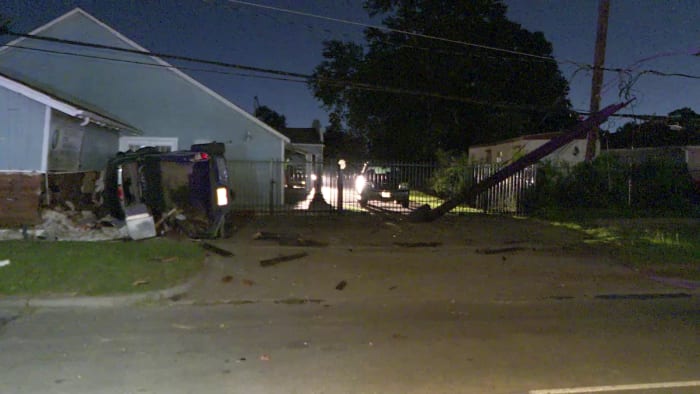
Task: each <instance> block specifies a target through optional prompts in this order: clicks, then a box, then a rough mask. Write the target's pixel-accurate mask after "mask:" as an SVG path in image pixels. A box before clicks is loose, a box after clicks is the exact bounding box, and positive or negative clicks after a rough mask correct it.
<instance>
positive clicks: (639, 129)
mask: <svg viewBox="0 0 700 394" xmlns="http://www.w3.org/2000/svg"><path fill="white" fill-rule="evenodd" d="M603 143H604V144H606V143H607V145H608V146H606V147H609V148H610V149H621V148H632V147H634V148H643V147H659V146H684V145H698V144H700V115H698V114H697V113H695V111H693V110H692V109H690V108H688V107H684V108H680V109H677V110H674V111H671V112H669V114H668V116H667V117H666V118H665V119H653V120H649V121H646V122H641V123H639V122H627V123H625V124H624V125H622V126H621V127H619V128H618V129H617V131H616V132H615V133H605V134H603Z"/></svg>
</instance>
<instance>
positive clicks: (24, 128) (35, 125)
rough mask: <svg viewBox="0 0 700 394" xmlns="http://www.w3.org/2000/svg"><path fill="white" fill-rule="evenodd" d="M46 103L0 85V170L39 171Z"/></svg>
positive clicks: (40, 169) (40, 167)
mask: <svg viewBox="0 0 700 394" xmlns="http://www.w3.org/2000/svg"><path fill="white" fill-rule="evenodd" d="M45 116H46V106H45V105H43V104H40V103H38V102H36V101H34V100H31V99H28V98H26V97H24V96H22V95H20V94H17V93H15V92H13V91H10V90H7V89H5V88H1V87H0V171H42V148H43V142H44V118H45Z"/></svg>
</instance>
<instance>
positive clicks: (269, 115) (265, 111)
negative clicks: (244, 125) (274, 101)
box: [253, 105, 287, 130]
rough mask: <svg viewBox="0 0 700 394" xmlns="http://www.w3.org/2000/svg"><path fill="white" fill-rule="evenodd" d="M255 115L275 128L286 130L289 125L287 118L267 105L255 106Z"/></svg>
mask: <svg viewBox="0 0 700 394" xmlns="http://www.w3.org/2000/svg"><path fill="white" fill-rule="evenodd" d="M253 115H255V117H256V118H258V119H260V120H261V121H263V122H265V123H266V124H267V125H268V126H270V127H272V128H273V129H275V130H284V129H285V128H286V127H287V118H286V117H285V116H284V115H281V114H279V113H278V112H276V111H274V110H273V109H271V108H269V107H267V106H265V105H261V106H259V107H257V108H255V113H254V114H253Z"/></svg>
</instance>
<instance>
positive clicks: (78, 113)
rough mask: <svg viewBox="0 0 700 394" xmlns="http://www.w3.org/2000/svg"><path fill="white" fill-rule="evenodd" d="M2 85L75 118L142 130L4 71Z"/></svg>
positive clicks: (116, 127)
mask: <svg viewBox="0 0 700 394" xmlns="http://www.w3.org/2000/svg"><path fill="white" fill-rule="evenodd" d="M0 86H1V87H4V88H6V89H8V90H11V91H13V92H15V93H17V94H20V95H22V96H25V97H27V98H29V99H32V100H34V101H37V102H39V103H41V104H44V105H46V106H49V107H51V108H53V109H55V110H56V111H59V112H62V113H64V114H66V115H68V116H72V117H74V118H78V119H83V120H84V121H85V122H92V123H95V124H97V125H99V126H102V127H107V128H111V129H115V130H121V131H127V132H130V133H132V134H140V132H139V131H138V130H137V129H136V128H134V127H132V126H129V125H128V124H126V123H123V122H120V121H118V120H116V119H113V118H111V117H109V116H107V115H103V114H101V113H100V112H99V111H97V110H94V109H88V108H87V106H85V105H81V104H76V103H74V102H72V101H70V100H68V99H66V98H62V97H59V96H57V95H56V94H54V93H49V92H47V91H45V90H43V89H41V88H39V87H37V86H32V85H30V84H28V83H26V82H21V81H18V80H16V79H13V78H11V77H9V76H7V75H5V74H3V73H0Z"/></svg>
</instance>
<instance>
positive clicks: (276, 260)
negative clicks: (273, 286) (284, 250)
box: [260, 252, 309, 267]
mask: <svg viewBox="0 0 700 394" xmlns="http://www.w3.org/2000/svg"><path fill="white" fill-rule="evenodd" d="M308 255H309V254H308V253H306V252H301V253H294V254H289V255H285V256H279V257H274V258H271V259H265V260H260V266H261V267H270V266H273V265H275V264H279V263H283V262H285V261H291V260H296V259H300V258H302V257H306V256H308Z"/></svg>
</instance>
